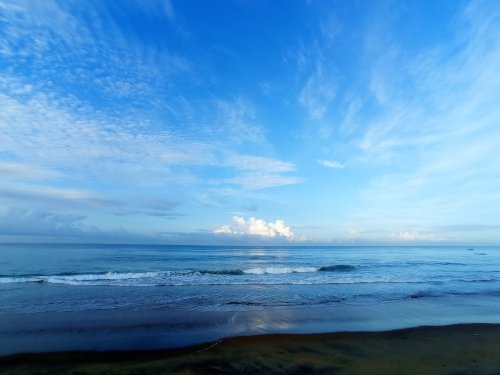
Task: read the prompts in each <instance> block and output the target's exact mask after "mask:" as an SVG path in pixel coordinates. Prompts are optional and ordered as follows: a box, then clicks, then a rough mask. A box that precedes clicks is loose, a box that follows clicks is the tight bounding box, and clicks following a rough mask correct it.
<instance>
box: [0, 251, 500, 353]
mask: <svg viewBox="0 0 500 375" xmlns="http://www.w3.org/2000/svg"><path fill="white" fill-rule="evenodd" d="M499 319H500V249H499V248H496V247H478V248H467V247H430V246H426V247H397V246H393V247H308V246H298V247H286V246H280V247H254V246H244V247H241V246H154V245H88V244H71V245H61V244H29V245H21V244H2V245H0V338H3V339H2V340H0V341H1V342H2V344H0V354H5V353H14V352H22V351H45V350H62V349H124V348H126V349H130V348H132V349H134V348H136V349H144V348H157V347H173V346H182V345H185V344H191V343H197V342H203V341H210V340H213V339H216V338H218V337H223V336H228V335H238V334H254V333H273V332H322V331H335V330H375V329H391V328H400V327H404V326H411V325H425V324H441V323H442V324H446V323H461V322H497V321H499ZM103 332H106V339H104V340H103V338H102V337H103V336H102V333H103Z"/></svg>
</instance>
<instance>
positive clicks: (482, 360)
mask: <svg viewBox="0 0 500 375" xmlns="http://www.w3.org/2000/svg"><path fill="white" fill-rule="evenodd" d="M0 373H1V374H33V373H36V374H69V373H73V374H384V375H387V374H450V375H452V374H453V375H459V374H499V373H500V325H497V324H466V325H452V326H442V327H420V328H410V329H404V330H397V331H388V332H369V333H363V332H360V333H328V334H311V335H261V336H249V337H236V338H227V339H223V340H221V341H218V342H215V343H208V344H205V345H197V346H191V347H187V348H183V349H175V350H165V351H147V352H140V351H135V352H61V353H40V354H20V355H13V356H6V357H0Z"/></svg>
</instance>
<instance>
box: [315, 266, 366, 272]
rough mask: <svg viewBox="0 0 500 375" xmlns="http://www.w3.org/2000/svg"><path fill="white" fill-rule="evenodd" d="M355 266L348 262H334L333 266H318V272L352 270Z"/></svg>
mask: <svg viewBox="0 0 500 375" xmlns="http://www.w3.org/2000/svg"><path fill="white" fill-rule="evenodd" d="M356 268H357V267H356V266H353V265H350V264H336V265H334V266H324V267H320V268H318V271H320V272H335V271H354V270H355V269H356Z"/></svg>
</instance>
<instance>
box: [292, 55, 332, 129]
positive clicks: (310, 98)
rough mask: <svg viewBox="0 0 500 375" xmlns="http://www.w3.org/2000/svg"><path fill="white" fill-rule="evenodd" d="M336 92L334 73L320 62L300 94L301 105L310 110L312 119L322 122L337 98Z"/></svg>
mask: <svg viewBox="0 0 500 375" xmlns="http://www.w3.org/2000/svg"><path fill="white" fill-rule="evenodd" d="M336 91H337V85H336V78H335V74H334V72H333V71H331V68H329V67H327V66H325V64H323V63H322V62H321V61H318V62H317V63H316V67H315V68H314V70H313V72H312V73H311V75H310V76H309V78H308V79H307V81H306V83H305V85H304V87H303V88H302V91H301V92H300V95H299V103H300V104H302V105H303V106H304V107H305V108H306V109H307V110H308V112H309V116H310V117H311V119H313V120H320V119H322V118H323V116H324V115H325V113H326V111H327V110H328V107H329V105H330V103H331V102H332V101H333V99H334V98H335V94H336Z"/></svg>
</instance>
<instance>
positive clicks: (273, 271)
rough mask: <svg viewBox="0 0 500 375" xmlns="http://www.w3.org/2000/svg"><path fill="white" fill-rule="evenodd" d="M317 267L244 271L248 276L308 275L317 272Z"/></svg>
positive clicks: (263, 268)
mask: <svg viewBox="0 0 500 375" xmlns="http://www.w3.org/2000/svg"><path fill="white" fill-rule="evenodd" d="M317 270H318V268H316V267H258V268H250V269H248V270H244V271H243V273H245V274H248V275H264V274H273V275H277V274H285V273H306V272H316V271H317Z"/></svg>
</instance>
